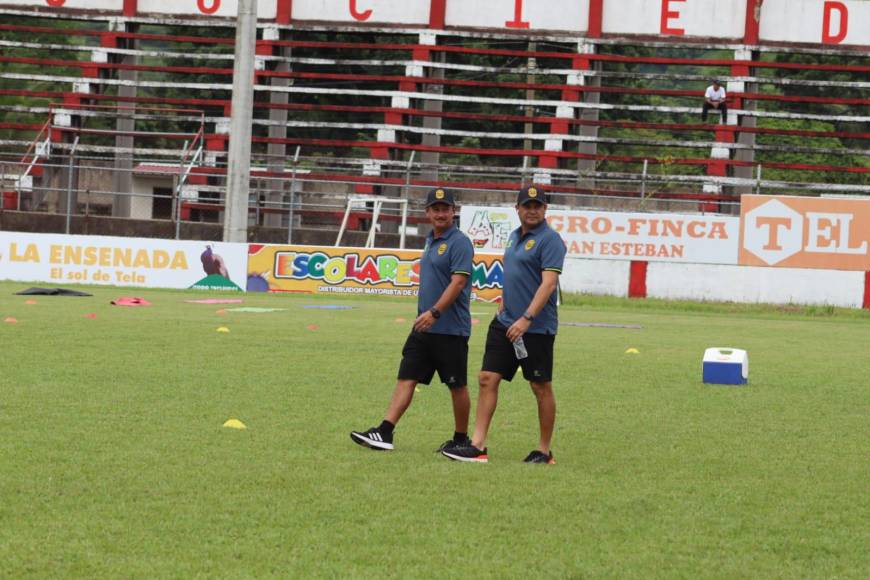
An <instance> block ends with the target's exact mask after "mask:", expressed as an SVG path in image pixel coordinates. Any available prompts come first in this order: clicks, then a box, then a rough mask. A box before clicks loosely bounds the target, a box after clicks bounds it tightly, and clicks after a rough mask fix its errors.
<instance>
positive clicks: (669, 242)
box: [460, 206, 740, 264]
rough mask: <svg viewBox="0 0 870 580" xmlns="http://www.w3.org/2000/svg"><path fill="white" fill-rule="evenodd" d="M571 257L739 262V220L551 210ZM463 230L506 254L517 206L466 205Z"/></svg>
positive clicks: (485, 247)
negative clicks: (505, 250)
mask: <svg viewBox="0 0 870 580" xmlns="http://www.w3.org/2000/svg"><path fill="white" fill-rule="evenodd" d="M547 221H548V222H549V223H550V227H552V228H553V229H554V230H556V231H557V232H559V235H561V236H562V239H563V240H564V241H565V245H566V246H567V247H568V256H574V257H578V258H591V259H596V258H597V259H603V260H643V261H663V262H686V263H696V264H736V263H737V241H738V236H739V232H740V219H739V218H737V217H736V216H735V217H732V216H714V215H688V214H686V215H683V214H670V213H620V212H603V211H582V210H557V209H548V210H547ZM460 224H461V226H460V229H461V230H462V231H463V232H465V234H466V235H467V236H468V237H469V238H471V241H472V243H473V244H474V247H475V249H476V250H477V251H485V252H498V253H503V252H504V247H505V245H506V244H507V240H508V236H510V233H511V231H513V230H514V229H516V228H518V227H519V225H520V221H519V218H518V217H517V212H516V209H514V208H513V207H481V206H462V210H461V212H460Z"/></svg>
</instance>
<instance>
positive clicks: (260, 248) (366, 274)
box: [247, 244, 504, 302]
mask: <svg viewBox="0 0 870 580" xmlns="http://www.w3.org/2000/svg"><path fill="white" fill-rule="evenodd" d="M420 255H421V252H420V250H390V249H360V248H333V247H326V246H280V245H258V244H251V245H250V246H249V247H248V282H247V290H248V292H304V293H310V294H345V295H347V294H358V295H373V296H417V288H418V286H419V285H420ZM503 279H504V272H503V269H502V261H501V256H498V255H494V254H476V255H475V256H474V271H473V272H472V275H471V283H472V287H471V298H472V300H483V301H487V302H494V301H497V300H499V299H500V298H501V290H502V281H503Z"/></svg>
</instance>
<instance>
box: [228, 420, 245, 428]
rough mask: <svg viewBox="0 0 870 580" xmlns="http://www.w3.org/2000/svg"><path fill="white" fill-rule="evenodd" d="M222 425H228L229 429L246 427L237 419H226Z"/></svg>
mask: <svg viewBox="0 0 870 580" xmlns="http://www.w3.org/2000/svg"><path fill="white" fill-rule="evenodd" d="M224 427H229V428H230V429H247V427H246V426H245V424H244V423H242V422H241V421H239V420H238V419H227V422H226V423H224Z"/></svg>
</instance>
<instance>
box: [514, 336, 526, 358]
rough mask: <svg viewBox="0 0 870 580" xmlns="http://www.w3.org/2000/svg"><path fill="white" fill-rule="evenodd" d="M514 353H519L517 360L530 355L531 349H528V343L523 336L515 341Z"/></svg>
mask: <svg viewBox="0 0 870 580" xmlns="http://www.w3.org/2000/svg"><path fill="white" fill-rule="evenodd" d="M514 354H515V355H517V360H522V359H524V358H526V357H527V356H529V351H527V350H526V343H525V342H523V337H522V336H521V337H519V338H518V339H516V340H515V341H514Z"/></svg>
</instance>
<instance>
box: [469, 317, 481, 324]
mask: <svg viewBox="0 0 870 580" xmlns="http://www.w3.org/2000/svg"><path fill="white" fill-rule="evenodd" d="M471 324H480V319H479V318H472V319H471Z"/></svg>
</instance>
